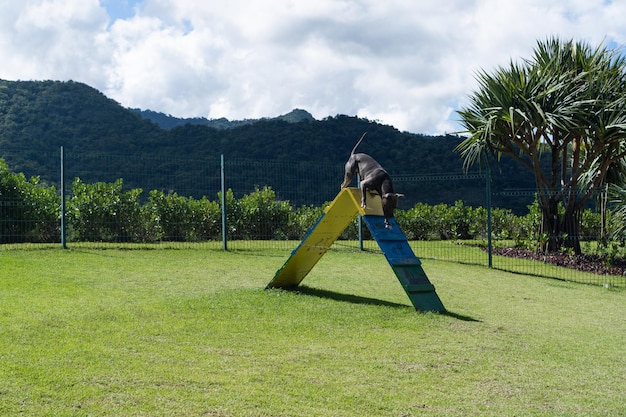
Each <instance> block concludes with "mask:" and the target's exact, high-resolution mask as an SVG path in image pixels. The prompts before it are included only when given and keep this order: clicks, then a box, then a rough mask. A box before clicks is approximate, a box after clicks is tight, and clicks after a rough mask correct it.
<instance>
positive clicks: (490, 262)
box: [485, 161, 493, 268]
mask: <svg viewBox="0 0 626 417" xmlns="http://www.w3.org/2000/svg"><path fill="white" fill-rule="evenodd" d="M486 178H487V179H486V181H487V183H486V186H485V188H486V193H487V253H488V254H489V255H488V257H489V260H488V265H489V268H492V267H493V245H492V242H491V167H490V166H489V161H487V175H486Z"/></svg>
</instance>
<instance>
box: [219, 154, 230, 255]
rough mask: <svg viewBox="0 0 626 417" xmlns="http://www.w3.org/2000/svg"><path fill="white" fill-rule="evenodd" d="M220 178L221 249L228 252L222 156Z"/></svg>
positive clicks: (222, 157)
mask: <svg viewBox="0 0 626 417" xmlns="http://www.w3.org/2000/svg"><path fill="white" fill-rule="evenodd" d="M220 176H221V179H222V249H223V250H228V237H227V236H226V235H227V232H226V179H225V177H224V154H222V155H221V160H220Z"/></svg>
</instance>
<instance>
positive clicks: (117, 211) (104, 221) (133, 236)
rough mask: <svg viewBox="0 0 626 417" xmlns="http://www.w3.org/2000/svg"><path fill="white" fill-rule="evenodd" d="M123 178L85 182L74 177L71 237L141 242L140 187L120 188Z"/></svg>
mask: <svg viewBox="0 0 626 417" xmlns="http://www.w3.org/2000/svg"><path fill="white" fill-rule="evenodd" d="M122 185H123V184H122V180H121V179H118V180H117V181H115V182H114V183H104V182H97V183H95V184H91V185H90V184H85V183H83V182H82V181H81V180H80V178H76V179H75V180H74V183H73V184H72V190H73V193H74V195H73V196H72V198H71V199H70V202H69V204H68V212H67V215H68V225H69V228H70V230H71V236H72V240H84V241H101V242H143V241H146V240H148V239H146V236H147V233H146V229H145V224H146V222H144V217H143V213H142V210H141V204H140V202H139V197H140V196H141V193H142V190H141V189H133V190H129V191H123V190H122Z"/></svg>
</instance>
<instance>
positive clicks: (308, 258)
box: [266, 188, 445, 312]
mask: <svg viewBox="0 0 626 417" xmlns="http://www.w3.org/2000/svg"><path fill="white" fill-rule="evenodd" d="M368 203H369V204H368V207H367V208H362V207H361V192H360V191H359V190H358V189H357V188H344V189H342V190H341V191H340V192H339V194H337V197H335V199H334V200H333V202H332V203H331V204H330V205H329V206H328V207H327V208H326V209H325V210H324V214H322V216H321V217H320V218H319V219H318V221H317V222H316V223H315V224H314V225H313V226H312V227H311V229H309V231H308V233H307V235H306V236H305V237H304V239H302V242H300V244H299V245H298V247H297V248H296V249H294V251H293V252H292V253H291V256H290V257H289V259H287V261H286V262H285V264H284V265H283V267H282V268H281V269H279V270H278V271H276V275H274V278H273V279H272V281H271V282H270V283H269V284H267V287H266V288H268V289H269V288H284V289H293V288H295V287H297V286H298V285H300V283H301V282H302V280H303V279H304V278H305V277H306V276H307V274H308V273H309V272H311V270H312V269H313V267H314V266H315V264H316V263H317V262H318V261H319V260H320V259H321V258H322V256H324V254H325V253H326V252H327V251H328V249H330V247H331V246H332V244H333V243H334V242H335V241H336V240H337V239H338V238H339V236H340V235H341V233H342V232H343V231H344V230H345V229H346V227H348V225H349V224H350V222H351V221H352V220H353V219H354V218H355V217H356V216H357V214H361V216H363V217H362V218H363V221H364V223H365V224H366V225H367V227H368V229H369V230H370V232H371V233H372V236H373V237H374V240H376V243H378V246H379V247H380V249H381V250H382V252H383V254H384V255H385V258H386V259H387V262H389V265H390V266H391V269H393V272H394V273H395V274H396V277H397V278H398V281H400V284H401V285H402V288H404V291H405V292H406V294H407V296H408V297H409V299H410V300H411V303H413V306H414V307H415V309H416V310H420V311H435V312H444V311H445V307H444V306H443V304H442V303H441V300H440V299H439V297H438V296H437V293H436V292H435V287H434V286H433V285H432V284H431V283H430V281H429V280H428V277H427V276H426V273H425V272H424V270H423V269H422V265H421V262H420V260H419V259H418V258H417V257H416V256H415V254H414V253H413V250H412V249H411V247H410V246H409V242H408V241H407V239H406V236H405V235H404V233H402V231H401V230H400V227H399V226H398V224H397V223H396V221H395V219H393V218H392V219H389V222H390V224H391V226H392V227H391V228H390V229H387V228H386V227H385V218H384V216H383V209H382V204H381V200H380V197H379V196H378V195H373V194H368Z"/></svg>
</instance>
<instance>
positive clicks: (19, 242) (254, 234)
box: [0, 151, 626, 287]
mask: <svg viewBox="0 0 626 417" xmlns="http://www.w3.org/2000/svg"><path fill="white" fill-rule="evenodd" d="M47 157H50V158H53V159H54V160H56V161H58V172H59V175H58V178H55V177H54V176H49V177H48V178H42V180H41V185H43V186H44V188H45V187H50V188H51V187H54V189H53V194H54V199H52V200H51V199H50V198H51V197H50V196H24V195H16V196H13V197H11V196H10V195H7V193H6V192H5V195H4V196H2V198H1V199H0V214H1V216H0V250H2V249H5V250H6V249H13V248H24V247H29V248H40V247H59V246H60V245H61V244H63V243H65V244H66V245H67V246H68V247H90V248H94V247H96V248H110V247H113V248H149V247H168V248H170V247H171V248H198V249H224V247H225V246H226V245H227V247H228V249H230V250H249V249H259V248H261V249H276V250H291V249H293V248H295V247H296V246H297V244H298V243H299V241H300V240H301V239H302V237H303V236H304V235H305V234H306V232H307V231H308V229H309V227H311V225H313V224H314V223H315V221H316V220H317V219H318V218H319V216H320V215H321V214H322V212H323V207H324V205H325V204H327V203H328V202H330V201H332V200H333V199H334V197H335V196H336V194H337V192H338V191H339V185H340V183H341V181H342V179H343V165H340V164H336V165H333V164H315V163H310V162H307V163H304V162H298V161H261V160H242V159H236V160H235V159H228V158H224V159H223V160H220V159H217V158H216V159H210V160H205V159H202V160H199V159H193V158H188V159H174V158H171V159H164V158H152V157H149V156H146V155H145V154H143V153H141V154H140V153H138V154H135V155H112V154H102V153H99V152H97V151H94V152H76V151H65V153H64V158H63V168H64V169H63V172H64V177H65V179H66V181H65V184H64V193H61V188H62V185H61V180H60V177H61V174H60V173H61V165H62V159H61V158H60V157H59V155H47ZM18 169H20V167H18ZM13 171H15V169H14V170H13ZM391 174H392V177H393V178H394V184H395V185H396V187H395V188H396V191H398V192H402V193H404V194H405V195H406V196H407V197H406V198H404V199H401V200H400V203H399V207H398V209H399V210H398V212H399V213H400V214H399V215H398V214H397V217H398V223H399V224H400V225H401V226H402V227H403V231H404V232H405V234H407V237H408V238H409V240H410V241H411V246H412V247H413V249H414V251H415V253H416V255H417V256H418V257H420V258H423V259H433V260H437V261H445V262H457V263H465V264H473V265H484V266H488V265H489V264H490V263H491V266H493V267H494V268H497V269H502V270H506V271H513V272H518V273H524V274H531V275H537V276H544V277H551V278H557V279H562V280H571V281H577V282H584V283H590V284H599V285H610V286H615V287H626V279H625V278H624V277H623V276H616V275H606V274H596V273H589V272H580V271H577V270H574V269H571V268H564V267H556V266H553V265H551V263H549V262H547V261H546V260H545V259H544V260H542V259H539V260H528V259H519V258H516V257H510V256H502V255H498V254H494V255H493V256H489V253H488V251H487V247H488V240H487V226H486V224H487V211H486V210H485V211H483V212H480V213H478V214H477V212H474V216H478V217H480V216H482V217H481V218H482V219H483V220H482V226H480V227H479V229H480V228H482V229H481V230H475V231H474V232H473V233H474V237H473V238H472V239H469V240H468V239H462V238H460V237H458V236H461V234H459V233H457V234H456V235H455V234H454V233H451V234H447V233H446V230H445V229H446V228H451V226H450V225H447V224H446V223H445V222H443V221H442V222H441V225H440V226H439V227H441V228H442V231H438V232H436V231H434V230H430V231H429V232H430V234H428V236H427V237H424V236H422V235H421V234H420V233H421V231H420V230H418V229H419V221H416V220H415V219H413V220H412V221H411V222H410V223H409V222H408V221H407V220H406V218H407V216H408V215H406V214H404V213H410V212H411V210H414V207H415V206H416V205H417V204H429V205H447V206H453V205H454V204H455V202H457V201H458V200H460V199H461V198H463V197H462V196H465V199H464V201H463V203H464V204H465V207H483V208H484V207H487V206H488V205H489V204H490V201H489V200H491V199H492V200H493V202H494V203H493V204H494V205H496V206H497V205H499V204H502V203H503V202H506V201H507V199H509V198H515V199H521V200H522V201H525V202H528V203H529V204H530V202H532V200H533V198H534V196H533V193H532V191H527V190H513V191H511V190H509V191H506V192H503V191H494V192H491V191H489V187H488V186H487V185H488V184H487V181H486V180H487V178H486V176H485V175H484V174H480V173H474V174H469V175H464V174H460V173H458V174H456V173H449V174H446V173H443V174H436V175H413V174H411V173H394V172H391ZM120 179H122V180H121V181H119V180H120ZM25 181H29V179H28V178H25ZM222 181H223V182H224V185H225V189H226V190H228V191H227V192H226V193H224V195H223V196H222ZM97 183H101V184H102V186H101V187H100V188H98V187H95V186H94V184H97ZM81 184H82V185H87V187H86V188H85V189H84V190H83V193H82V194H80V193H77V189H79V188H80V186H81ZM113 184H115V186H113ZM116 187H118V188H116ZM268 187H269V188H268ZM468 191H469V192H468ZM77 194H79V195H77ZM111 194H115V195H117V196H118V197H119V198H118V199H117V200H116V201H117V204H118V206H114V207H110V206H109V205H111V201H112V200H111V198H110V197H111ZM62 195H64V196H65V200H66V206H67V210H66V216H65V217H64V219H65V222H64V224H63V223H62V222H61V218H60V209H59V207H60V206H61V196H62ZM467 196H470V197H469V198H468V197H467ZM44 197H45V198H44ZM222 197H223V198H222ZM46 198H47V199H48V200H50V201H47V200H46ZM264 199H265V200H267V201H269V200H271V202H272V204H264V203H263V201H264ZM42 200H46V201H45V205H47V206H48V208H49V206H54V209H52V210H51V211H52V212H53V213H54V215H53V216H49V215H48V216H47V217H46V215H44V214H43V213H41V212H38V210H39V211H40V210H41V209H40V206H41V204H42ZM267 201H265V202H266V203H267ZM80 204H82V206H80ZM79 206H80V208H81V209H80V210H78V209H77V207H79ZM223 207H224V208H226V213H227V219H226V224H225V225H226V234H224V233H223V226H224V223H223V219H222V208H223ZM268 207H270V208H271V210H270V211H268ZM81 210H82V211H84V212H90V213H92V214H93V216H92V218H91V219H89V220H87V219H86V216H85V215H84V213H82V212H81ZM177 210H178V211H177ZM168 216H169V217H168ZM431 216H434V217H437V214H431ZM244 220H245V221H244ZM431 220H432V219H431ZM89 221H90V222H91V223H89ZM358 222H359V220H358V219H355V220H354V221H353V222H352V224H351V225H350V226H349V227H348V228H347V229H346V230H345V231H344V232H343V234H342V235H341V237H340V239H339V240H338V241H337V242H336V243H335V245H334V246H333V248H332V250H350V251H359V250H366V251H378V250H379V249H378V247H377V245H376V243H375V242H374V241H373V240H372V239H371V237H370V236H369V233H368V231H367V230H366V229H365V228H364V230H363V234H362V236H361V238H362V241H359V232H358V230H359V227H358ZM429 224H431V225H432V222H430V223H429ZM405 225H406V226H405ZM430 227H431V228H432V226H430ZM494 227H497V225H496V226H494ZM405 228H406V230H405ZM63 230H65V231H66V233H65V235H63V237H62V231H63ZM492 236H493V238H494V241H493V245H494V246H495V247H507V246H512V245H513V243H512V242H511V241H510V238H509V237H506V238H504V239H502V240H499V238H498V230H497V229H496V230H493V231H492ZM63 240H65V241H63ZM590 245H591V243H590Z"/></svg>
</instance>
